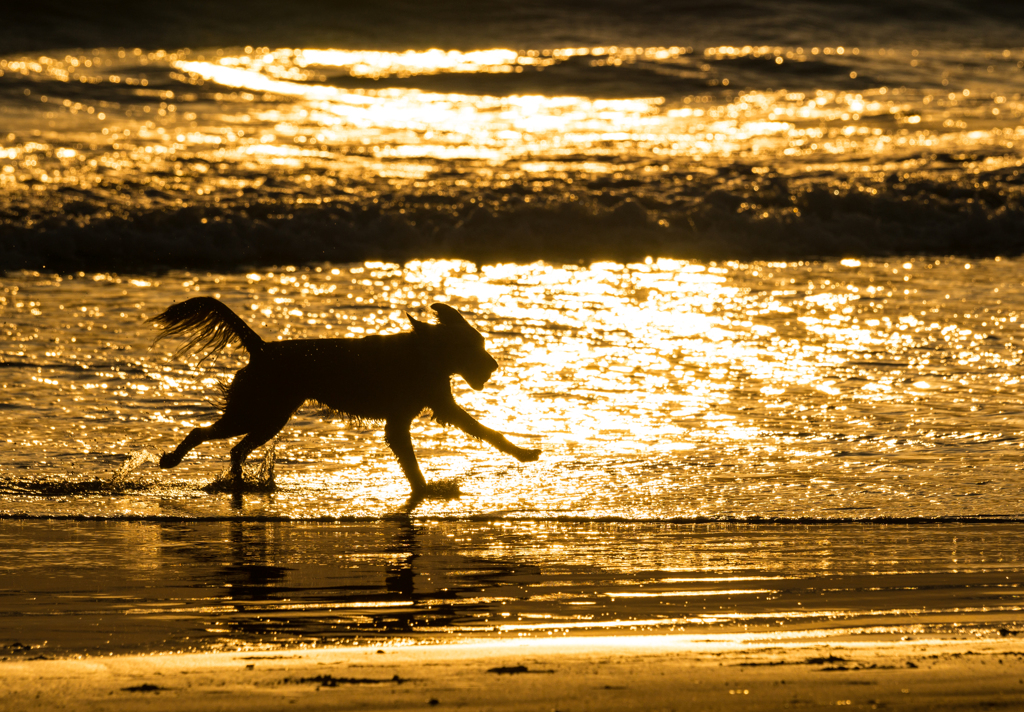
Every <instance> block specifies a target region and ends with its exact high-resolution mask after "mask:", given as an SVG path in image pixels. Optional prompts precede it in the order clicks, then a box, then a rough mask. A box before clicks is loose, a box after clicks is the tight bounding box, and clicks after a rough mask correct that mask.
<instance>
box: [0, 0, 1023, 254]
mask: <svg viewBox="0 0 1024 712" xmlns="http://www.w3.org/2000/svg"><path fill="white" fill-rule="evenodd" d="M104 7H105V11H104V12H103V13H98V14H96V15H93V14H91V11H90V10H89V9H88V8H87V7H85V6H80V5H79V4H71V3H67V4H63V3H57V4H56V5H54V4H53V3H48V4H47V5H46V6H40V7H39V8H38V9H36V8H33V7H20V8H18V9H17V10H16V11H14V14H13V16H12V18H9V20H10V21H8V22H5V27H4V28H2V29H0V268H6V269H11V268H27V269H39V270H44V269H50V270H58V271H68V270H70V271H77V270H83V269H84V270H87V271H90V270H92V271H96V270H99V271H104V270H117V271H120V272H126V271H127V272H131V271H148V270H157V271H160V270H164V269H170V268H178V269H215V270H219V271H223V270H235V269H239V268H246V267H250V266H273V265H288V264H308V263H314V262H323V261H331V262H349V261H365V260H385V261H397V262H404V261H406V260H408V259H411V258H420V259H423V258H458V259H468V260H471V261H480V262H497V261H512V262H532V261H534V260H537V259H544V260H548V261H553V262H575V261H576V260H580V259H582V260H602V259H613V260H616V261H639V260H643V259H644V258H645V257H647V256H653V257H670V258H688V259H693V258H698V259H746V260H749V259H786V260H792V259H801V258H808V257H858V256H869V255H870V256H879V255H896V256H899V255H903V254H936V255H946V254H966V255H971V256H986V255H987V256H995V255H1004V256H1005V255H1011V254H1017V253H1019V252H1020V251H1021V246H1022V241H1021V234H1022V227H1024V212H1022V207H1021V183H1022V181H1024V178H1022V175H1021V155H1022V153H1021V152H1022V145H1024V135H1022V133H1021V127H1020V119H1021V115H1022V112H1024V104H1022V102H1021V89H1020V86H1021V78H1022V77H1024V69H1022V68H1024V50H1022V49H1021V47H1020V43H1019V37H1020V31H1021V28H1022V26H1024V25H1022V23H1024V13H1022V11H1021V10H1020V9H1019V7H1018V6H1017V5H1016V4H1015V3H984V4H978V3H969V2H966V1H964V2H955V1H950V2H943V3H941V4H936V3H924V2H900V3H880V2H872V3H842V2H839V3H836V2H798V3H792V2H783V1H781V0H777V1H765V2H757V3H747V2H736V3H707V2H645V3H642V4H640V5H638V4H637V3H625V2H588V3H580V2H556V3H539V2H532V1H530V2H516V3H509V2H503V3H491V4H489V5H488V8H486V9H481V8H478V7H476V6H475V5H472V6H470V5H468V4H466V3H446V4H443V5H440V6H435V5H434V4H431V5H429V6H428V5H422V6H419V5H415V4H411V3H403V2H381V3H374V4H373V7H372V8H362V7H360V8H354V7H349V6H347V4H346V5H333V4H332V5H326V4H323V3H318V2H313V1H312V0H305V1H303V2H297V3H289V5H288V6H287V7H286V8H285V7H279V6H278V5H276V4H270V3H261V2H257V3H244V4H243V3H217V4H216V5H215V6H208V4H200V3H177V4H175V6H174V7H173V8H172V7H160V8H153V9H142V8H139V7H137V5H136V4H127V3H116V2H113V3H106V4H105V6H104ZM100 17H102V20H101V19H100Z"/></svg>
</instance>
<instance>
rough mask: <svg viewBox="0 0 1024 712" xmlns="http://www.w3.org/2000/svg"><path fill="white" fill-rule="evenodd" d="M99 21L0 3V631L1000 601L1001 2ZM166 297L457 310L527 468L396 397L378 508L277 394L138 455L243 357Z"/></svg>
mask: <svg viewBox="0 0 1024 712" xmlns="http://www.w3.org/2000/svg"><path fill="white" fill-rule="evenodd" d="M104 7H105V11H104V12H103V13H96V12H94V11H93V10H92V9H90V8H88V7H86V6H80V5H77V4H76V5H73V4H66V5H65V4H59V3H58V4H57V5H56V6H55V5H54V4H52V3H51V4H47V5H46V7H40V8H39V9H36V8H34V7H19V8H18V9H17V10H16V11H14V13H12V14H11V17H10V18H8V19H9V20H10V21H7V22H5V23H3V26H2V27H0V275H2V276H0V329H2V338H0V375H2V379H0V539H2V541H3V547H2V551H0V568H2V570H4V571H5V573H9V574H10V575H8V576H5V578H4V581H3V582H2V583H0V595H2V596H3V601H4V604H5V605H4V607H3V608H4V612H3V613H0V616H2V617H3V623H4V628H3V629H2V630H0V646H3V647H2V649H0V652H3V653H4V654H10V655H34V654H36V653H37V652H39V651H40V650H43V652H44V653H46V652H47V651H49V652H51V653H53V654H78V653H91V654H96V653H102V652H124V651H131V650H177V649H204V650H205V649H223V648H231V647H239V646H241V647H257V648H259V647H274V646H281V645H288V646H291V645H314V644H324V643H336V642H351V641H353V640H367V639H369V640H381V639H384V640H391V641H394V640H399V639H402V640H404V639H406V638H408V639H416V640H422V639H425V638H430V637H431V636H434V637H444V636H446V635H451V634H453V633H468V634H472V635H491V634H493V635H510V636H512V635H520V634H530V635H534V634H536V635H547V634H564V633H571V632H588V631H594V630H601V631H608V630H612V631H616V632H623V633H625V632H629V631H631V630H634V629H635V630H645V631H650V630H654V631H662V632H663V631H668V630H672V631H681V630H687V631H690V632H711V631H726V632H737V631H757V632H759V633H764V634H775V633H777V632H778V631H790V632H793V631H799V630H803V629H808V628H814V629H830V630H832V631H834V632H836V634H838V632H845V633H851V632H852V633H854V634H857V635H869V634H871V633H872V632H881V633H885V634H897V635H917V634H922V633H931V632H940V633H943V634H957V633H958V632H966V633H967V634H971V635H985V634H993V633H994V632H995V631H999V630H1002V631H1004V632H1006V631H1008V632H1007V633H1005V634H1009V632H1017V631H1019V630H1021V629H1022V623H1021V621H1022V619H1021V615H1020V612H1021V610H1022V607H1021V600H1020V594H1019V584H1017V583H1016V579H1017V578H1019V576H1020V573H1021V571H1022V570H1024V552H1022V550H1021V546H1020V541H1021V538H1020V533H1021V527H1022V526H1024V508H1022V504H1021V502H1022V501H1024V496H1022V495H1024V474H1022V473H1021V468H1020V464H1019V463H1020V456H1021V450H1022V446H1024V409H1022V407H1021V405H1020V391H1021V377H1022V372H1024V365H1022V356H1021V354H1022V349H1024V338H1022V334H1021V328H1022V326H1021V324H1022V319H1024V280H1022V277H1021V258H1020V257H1019V255H1020V253H1021V251H1022V249H1021V248H1022V246H1024V239H1022V235H1024V208H1022V205H1021V189H1020V186H1021V184H1022V181H1024V177H1022V175H1021V171H1022V168H1021V161H1022V150H1024V149H1022V143H1024V133H1022V129H1021V127H1020V120H1021V115H1022V113H1024V103H1022V99H1021V90H1020V82H1021V79H1022V77H1024V50H1022V48H1021V46H1020V36H1021V35H1020V30H1021V27H1022V20H1024V11H1021V10H1020V9H1018V7H1017V5H1016V4H1011V3H988V4H985V6H984V7H979V6H977V5H975V4H969V3H966V2H945V3H941V4H936V3H917V2H904V3H824V2H823V3H813V2H804V3H790V2H759V3H745V2H736V3H728V4H727V3H698V2H689V3H682V2H650V3H643V4H641V5H639V6H638V5H637V4H636V3H629V4H626V3H618V2H589V3H586V4H584V3H575V2H562V3H550V2H548V3H533V2H519V3H515V4H511V3H490V4H488V6H487V8H480V7H476V6H473V7H470V6H469V5H468V4H460V3H447V4H444V5H441V6H433V5H431V6H427V5H423V6H420V5H414V4H408V3H396V2H382V3H374V4H373V6H372V7H359V8H349V7H344V6H341V7H339V6H338V5H337V4H329V5H328V4H323V3H317V2H312V0H308V1H301V2H295V3H290V4H289V5H288V6H287V8H283V9H282V8H280V7H278V6H276V5H272V4H269V3H262V2H258V1H257V2H248V3H245V4H244V5H236V4H233V3H216V4H214V5H212V6H209V7H208V6H207V5H206V4H202V5H201V4H198V3H187V2H186V3H178V4H176V5H175V6H174V7H173V8H172V7H153V8H149V7H146V8H140V7H136V6H134V5H129V4H122V3H107V4H106V5H105V6H104ZM197 295H208V296H216V297H218V298H220V299H222V300H223V301H225V302H226V303H227V304H228V305H230V306H231V307H232V308H233V309H235V310H236V311H237V312H238V313H240V314H241V315H243V317H244V318H245V319H246V320H247V321H248V322H249V323H250V324H251V325H252V326H253V328H254V329H256V330H257V331H258V332H259V333H260V334H261V335H263V337H264V338H267V339H276V338H304V337H359V336H362V335H366V334H371V333H394V332H396V331H400V330H403V329H406V328H408V324H407V321H406V316H405V314H406V313H410V314H412V315H414V316H416V317H417V318H422V319H428V318H430V311H429V305H430V304H432V303H434V302H437V301H442V302H447V303H449V304H451V305H453V306H455V307H457V308H459V309H460V310H462V311H463V312H464V313H465V314H466V315H467V317H468V318H469V319H470V321H471V322H472V323H473V324H474V325H475V326H476V327H477V328H478V329H479V330H480V331H481V332H483V333H484V334H485V335H486V337H487V344H488V348H489V350H490V351H491V353H492V354H493V355H494V356H495V357H496V358H497V360H498V361H499V363H500V366H501V369H500V370H499V371H498V372H497V373H496V374H495V377H494V379H493V380H492V382H491V383H490V384H489V385H488V387H487V388H485V389H484V390H483V391H480V392H474V391H472V390H470V389H469V388H468V387H467V386H466V385H465V384H463V383H462V382H461V381H458V382H455V383H454V384H453V386H454V390H455V395H456V399H457V400H458V401H459V402H460V403H461V404H463V405H464V406H465V407H466V408H467V409H468V410H470V411H471V412H472V413H474V414H475V415H477V416H478V417H479V418H480V419H481V420H482V421H483V422H484V423H486V424H487V425H490V426H491V427H494V428H496V429H498V430H500V431H502V432H505V433H507V434H508V435H509V437H510V438H511V439H512V440H514V441H515V442H517V443H519V444H521V445H523V446H526V447H537V448H540V449H541V450H542V451H543V452H542V455H541V458H540V460H539V461H538V462H536V463H529V464H519V463H517V462H515V461H513V460H511V459H510V458H506V457H504V456H502V455H500V454H499V453H496V452H495V451H493V450H491V449H489V448H488V447H487V446H485V445H482V444H480V443H478V442H474V441H472V440H470V439H469V438H467V437H465V436H463V435H461V434H460V433H457V432H453V431H446V430H444V429H442V428H441V427H439V426H437V425H436V424H434V423H432V422H431V421H429V420H428V419H426V418H424V419H421V420H419V421H417V423H416V424H415V427H414V432H413V439H414V444H415V447H416V449H417V453H418V455H419V459H420V462H421V465H422V466H423V469H424V473H425V475H426V477H427V479H428V480H430V481H435V482H440V483H442V484H443V485H445V486H446V487H447V489H448V490H453V489H455V488H457V489H458V491H459V492H460V494H459V496H457V497H453V498H449V499H442V498H434V499H428V500H425V501H423V502H420V503H418V504H416V506H414V507H413V506H411V504H412V503H410V502H409V501H408V499H407V497H408V492H409V490H408V483H407V482H406V480H405V478H404V477H403V476H402V475H401V472H400V471H399V468H398V466H397V464H396V463H395V462H394V460H393V458H392V457H391V455H390V453H389V452H388V450H387V447H386V445H385V443H384V441H383V437H382V434H381V432H380V430H379V429H378V428H377V427H375V426H372V425H358V424H352V423H348V422H346V421H344V420H338V419H333V418H331V417H330V416H329V414H326V413H323V412H320V411H317V410H316V409H313V408H307V409H304V410H302V411H300V412H299V413H298V414H297V415H296V416H295V417H294V418H293V419H292V421H291V423H290V424H289V426H288V427H287V428H286V429H285V430H284V431H283V432H282V433H281V434H280V436H279V437H278V439H277V440H276V441H275V442H274V443H273V444H272V445H270V446H268V447H266V448H264V449H262V450H259V451H257V452H256V453H254V455H253V457H252V458H251V472H250V475H251V477H252V478H254V479H261V480H262V485H260V486H254V487H250V488H249V489H248V490H247V491H245V492H243V493H236V494H232V493H230V492H225V491H223V487H221V486H219V485H218V482H219V480H220V478H222V477H223V475H224V474H225V471H226V469H227V452H228V449H229V447H230V444H228V443H226V442H219V443H217V442H213V443H208V444H205V445H203V446H201V447H199V448H197V449H196V450H195V451H193V453H191V454H190V455H189V456H188V457H187V458H186V459H185V461H184V462H183V463H182V464H181V465H180V466H179V467H178V468H175V469H173V470H169V471H163V470H160V469H159V468H158V467H157V466H156V464H155V462H156V459H157V457H158V456H159V454H160V453H161V452H165V451H168V450H170V449H171V448H173V447H174V445H175V444H176V443H177V442H178V441H179V440H180V439H181V438H182V437H183V436H184V434H185V433H186V432H187V431H188V430H189V429H190V428H192V427H194V426H196V425H199V424H204V423H208V422H210V421H212V420H214V419H215V418H216V417H217V409H216V407H215V405H214V404H213V403H212V400H213V399H214V397H215V395H216V385H217V383H218V382H220V381H223V380H225V379H229V378H230V377H231V374H232V373H233V372H234V371H235V370H236V369H237V368H239V367H240V366H241V365H242V364H244V363H245V354H244V353H242V352H228V353H224V354H221V355H220V356H219V357H218V358H217V359H216V360H212V361H205V362H200V360H199V359H198V358H193V359H189V360H176V359H174V358H173V351H174V350H175V348H176V344H173V343H170V342H161V343H160V344H158V345H156V346H153V338H154V336H155V335H156V332H155V330H154V329H153V328H151V326H149V325H147V324H146V319H147V318H150V317H153V316H155V315H156V314H158V313H159V312H161V311H162V310H163V309H165V308H166V307H167V306H168V305H170V304H172V303H174V302H175V301H180V300H183V299H186V298H188V297H192V296H197ZM812 604H813V605H812ZM808 608H810V609H811V612H810V613H808ZM47 641H48V642H47Z"/></svg>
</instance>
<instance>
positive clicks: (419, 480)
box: [384, 418, 427, 495]
mask: <svg viewBox="0 0 1024 712" xmlns="http://www.w3.org/2000/svg"><path fill="white" fill-rule="evenodd" d="M411 425H412V421H411V420H406V419H405V418H388V420H387V422H386V423H385V424H384V439H385V440H387V442H388V447H390V448H391V452H393V453H395V457H396V458H398V464H399V465H401V467H402V472H404V473H405V477H406V479H408V480H409V484H410V485H412V493H413V494H414V495H417V494H420V495H422V494H424V493H425V492H426V491H427V481H426V480H425V479H423V473H422V472H420V466H419V463H418V462H416V453H415V452H414V451H413V449H412V436H411V435H410V434H409V426H411Z"/></svg>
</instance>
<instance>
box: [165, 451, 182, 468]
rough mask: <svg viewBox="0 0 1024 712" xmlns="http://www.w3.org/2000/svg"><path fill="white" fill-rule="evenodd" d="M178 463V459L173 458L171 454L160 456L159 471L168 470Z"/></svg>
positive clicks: (166, 453) (173, 455)
mask: <svg viewBox="0 0 1024 712" xmlns="http://www.w3.org/2000/svg"><path fill="white" fill-rule="evenodd" d="M179 462H181V458H180V457H177V456H175V454H174V453H173V452H165V453H164V454H163V455H161V456H160V469H162V470H169V469H171V468H172V467H175V466H177V464H178V463H179Z"/></svg>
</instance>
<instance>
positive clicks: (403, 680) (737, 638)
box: [0, 634, 1024, 712]
mask: <svg viewBox="0 0 1024 712" xmlns="http://www.w3.org/2000/svg"><path fill="white" fill-rule="evenodd" d="M0 675H2V677H3V679H4V689H3V691H2V692H0V707H2V708H3V709H5V710H10V711H11V712H15V711H17V710H30V709H32V710H34V709H44V708H48V709H69V710H89V711H91V710H106V709H123V708H125V706H126V705H128V706H129V707H130V708H131V709H145V710H180V709H191V710H229V711H230V710H243V709H244V710H263V709H267V710H270V709H282V708H285V707H286V708H287V709H296V710H306V709H328V708H330V709H424V708H431V707H438V708H442V709H443V708H469V709H494V710H499V709H515V710H545V711H549V710H552V709H558V710H577V709H586V710H630V709H638V710H639V709H643V710H651V709H694V708H699V709H706V710H734V709H735V710H740V709H742V710H749V709H784V708H801V709H816V708H818V707H834V706H852V707H860V708H865V707H866V708H874V709H886V708H890V709H893V708H895V709H900V710H916V709H921V710H925V709H927V710H959V709H979V708H983V707H997V708H998V707H1004V708H1011V707H1014V706H1015V705H1019V706H1022V707H1024V640H1020V639H1019V638H1018V637H1017V636H1006V637H1001V638H992V639H989V638H972V639H968V640H964V639H955V638H951V637H930V638H923V639H916V640H915V639H906V640H896V639H894V638H892V637H883V638H878V639H865V636H857V637H852V638H845V639H835V638H823V637H818V636H814V635H802V634H801V635H800V636H799V637H798V638H796V639H793V638H790V639H787V638H786V637H785V636H779V635H776V634H773V635H767V636H748V635H711V636H709V635H680V634H672V635H629V636H621V637H611V636H604V637H589V636H587V637H567V638H557V639H550V638H549V639H539V638H524V639H520V640H515V641H493V640H486V641H480V640H473V641H470V642H459V643H442V644H428V645H411V646H397V647H396V646H387V647H378V646H371V647H358V648H324V649H315V650H310V649H305V650H275V651H266V652H253V651H239V652H219V653H183V654H159V655H124V656H109V657H104V656H95V657H83V658H76V659H62V660H7V661H3V662H0Z"/></svg>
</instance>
